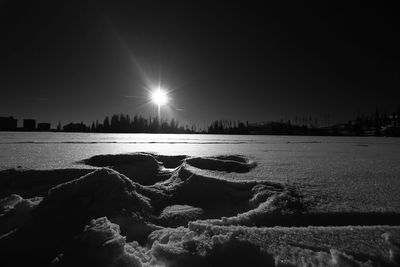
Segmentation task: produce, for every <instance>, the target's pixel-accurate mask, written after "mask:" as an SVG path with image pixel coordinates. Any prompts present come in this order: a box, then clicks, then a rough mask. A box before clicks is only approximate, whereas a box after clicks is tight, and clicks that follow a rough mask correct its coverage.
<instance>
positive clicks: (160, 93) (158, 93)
mask: <svg viewBox="0 0 400 267" xmlns="http://www.w3.org/2000/svg"><path fill="white" fill-rule="evenodd" d="M151 100H152V101H153V102H154V103H155V104H157V105H158V106H162V105H165V104H167V102H168V95H167V92H166V91H164V90H163V89H161V88H157V89H156V90H154V91H153V92H152V93H151Z"/></svg>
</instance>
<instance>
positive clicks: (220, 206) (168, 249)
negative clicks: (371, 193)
mask: <svg viewBox="0 0 400 267" xmlns="http://www.w3.org/2000/svg"><path fill="white" fill-rule="evenodd" d="M81 164H91V165H93V166H95V167H96V168H94V169H84V171H85V172H88V173H83V174H82V175H81V176H80V177H74V176H75V175H76V174H78V173H77V172H76V170H71V169H67V170H64V171H62V170H53V172H50V171H47V172H44V171H42V170H38V171H37V172H38V173H37V174H36V175H34V177H40V174H45V175H44V176H47V177H46V178H45V179H41V180H40V179H38V182H39V183H40V182H42V183H44V184H45V185H44V186H49V183H50V185H51V188H50V189H49V190H48V191H47V193H46V194H44V195H42V197H43V198H30V199H25V198H24V197H23V196H20V195H15V194H14V195H10V196H8V197H6V198H3V199H1V200H0V210H1V211H2V215H1V216H0V230H1V232H0V250H1V251H2V252H4V253H2V255H1V256H0V261H1V262H3V263H4V264H5V266H8V265H23V264H28V263H29V264H30V265H38V266H39V265H49V264H50V263H51V264H52V265H53V266H93V265H94V266H210V265H214V266H232V265H236V266H305V265H311V266H373V265H374V264H381V265H383V264H387V265H388V266H389V265H392V266H395V264H398V263H399V262H398V259H399V256H398V255H399V253H398V251H399V246H398V244H399V240H400V227H399V226H383V225H373V226H367V225H361V226H356V225H354V224H353V222H355V221H356V219H355V218H358V217H361V218H363V216H365V214H364V213H362V212H359V213H356V212H355V211H353V213H352V214H351V216H353V217H351V216H350V217H348V218H346V217H345V218H344V219H343V218H342V219H340V218H341V216H342V215H343V214H342V213H339V214H335V213H334V212H331V213H325V214H324V213H316V212H315V210H316V209H315V206H316V205H320V203H319V202H318V201H312V200H310V199H309V198H307V197H306V195H304V192H303V191H301V190H302V187H296V186H294V185H293V184H287V183H278V182H270V181H266V180H251V179H249V180H243V179H232V174H236V175H239V176H240V175H244V174H247V175H248V174H251V173H252V172H253V170H256V169H257V168H258V164H256V163H255V162H254V159H250V158H247V157H246V156H242V155H238V154H236V155H222V156H207V157H198V156H195V157H193V156H171V157H169V156H167V155H158V154H151V153H131V154H125V155H97V156H95V157H91V158H88V159H85V160H83V161H82V163H81ZM165 165H166V166H165ZM121 166H124V167H123V168H121ZM166 167H168V168H166ZM118 170H120V171H121V172H119V171H118ZM35 172H36V171H34V170H31V171H26V170H25V171H24V170H22V171H15V172H12V173H14V174H15V175H16V177H19V178H17V179H19V180H21V181H26V180H29V179H32V178H29V177H32V173H35ZM122 172H123V173H122ZM6 173H7V174H8V175H10V172H9V171H8V172H6ZM60 174H68V175H67V178H57V177H58V175H60ZM24 175H25V177H24ZM51 176H53V178H50V177H51ZM146 177H147V178H146ZM52 179H53V180H54V181H52ZM146 179H148V180H146ZM7 182H8V183H12V179H10V178H8V179H7V180H6V181H4V185H5V186H7ZM54 182H59V184H57V185H53V183H54ZM19 185H20V186H22V187H26V184H25V183H24V182H20V183H19ZM14 188H15V189H17V188H18V186H15V187H14ZM33 189H34V191H35V192H38V191H37V189H35V188H33ZM39 192H40V191H39ZM28 195H29V194H28ZM389 215H390V214H389ZM326 216H328V218H326ZM369 216H372V215H371V214H369ZM373 216H375V217H376V218H381V217H384V219H383V220H384V221H383V222H389V221H385V220H388V218H389V219H390V218H395V219H398V217H396V215H394V216H395V217H390V216H389V217H386V218H385V216H388V214H386V213H384V212H382V213H381V214H375V215H373ZM375 217H372V218H375ZM329 218H330V219H331V220H330V221H329V222H328V220H329ZM332 218H333V219H332ZM376 218H375V219H376ZM377 221H378V222H380V221H379V220H377ZM357 222H358V221H357ZM366 224H368V222H366ZM312 225H315V226H312ZM328 225H330V226H328ZM341 225H343V226H341ZM271 226H274V227H271ZM285 226H291V227H285ZM304 226H307V227H304ZM21 255H24V257H21Z"/></svg>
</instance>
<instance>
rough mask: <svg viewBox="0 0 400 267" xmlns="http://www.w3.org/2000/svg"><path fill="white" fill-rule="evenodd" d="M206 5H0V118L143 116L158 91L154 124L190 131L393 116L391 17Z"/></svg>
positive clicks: (360, 8) (384, 12)
mask: <svg viewBox="0 0 400 267" xmlns="http://www.w3.org/2000/svg"><path fill="white" fill-rule="evenodd" d="M189 2H190V3H189ZM215 2H217V1H210V2H207V1H179V2H178V1H149V0H147V1H115V0H113V1H111V0H110V1H105V0H103V1H94V0H91V1H88V0H81V1H74V0H72V1H50V0H49V1H18V0H14V1H2V2H0V3H1V4H0V32H1V43H0V88H1V94H0V116H5V115H7V116H8V115H13V116H15V117H17V118H18V119H22V118H27V117H31V118H36V119H38V120H39V121H50V122H52V123H53V124H55V123H56V122H57V121H59V120H60V121H61V122H62V123H67V122H70V121H84V122H90V121H92V120H94V119H103V118H104V116H106V115H110V114H113V113H121V112H123V113H128V114H135V113H138V114H142V115H145V116H148V115H155V114H156V108H155V106H154V105H152V104H149V103H147V104H146V102H147V101H148V92H147V91H146V90H145V89H144V87H146V86H148V85H149V82H152V83H154V84H156V83H157V82H158V81H159V80H161V82H162V84H163V85H164V86H165V87H166V88H168V89H170V90H173V91H172V92H171V98H172V101H171V104H170V106H169V107H168V108H167V107H165V108H164V110H163V112H164V115H167V114H168V116H169V117H176V118H178V119H179V120H181V121H183V122H191V123H197V124H199V125H200V126H201V125H204V123H208V122H210V121H212V120H214V119H239V120H249V121H268V120H277V119H281V118H294V116H295V115H298V116H304V115H305V116H309V115H312V116H317V117H319V118H320V119H322V118H323V117H324V116H325V115H326V114H330V115H331V118H332V119H331V120H332V121H335V120H336V121H337V120H347V119H351V118H354V117H355V116H356V114H357V112H358V111H359V112H361V113H362V112H366V113H372V112H374V110H375V107H376V106H378V107H379V108H381V109H382V110H383V109H385V108H386V109H387V110H388V111H393V110H396V109H397V106H398V105H399V104H400V76H399V72H400V67H399V62H400V61H399V47H400V44H399V41H398V36H399V19H398V9H397V8H396V7H395V6H390V5H389V4H387V3H385V4H384V3H381V1H375V2H374V3H371V4H367V3H366V2H365V3H362V2H360V3H359V4H356V3H355V2H353V3H352V4H351V5H349V3H347V2H349V1H346V2H343V3H340V2H338V1H332V2H330V4H328V3H326V2H327V1H319V2H323V3H318V2H315V3H314V4H305V3H304V2H303V1H292V2H286V1H274V2H279V3H280V4H266V3H264V4H262V5H261V4H255V2H254V3H251V1H243V2H242V3H238V4H236V3H233V2H231V1H226V2H225V3H222V2H219V3H215ZM260 2H267V1H260ZM300 2H301V3H300Z"/></svg>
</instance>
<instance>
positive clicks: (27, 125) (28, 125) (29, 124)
mask: <svg viewBox="0 0 400 267" xmlns="http://www.w3.org/2000/svg"><path fill="white" fill-rule="evenodd" d="M34 130H36V120H32V119H24V131H34Z"/></svg>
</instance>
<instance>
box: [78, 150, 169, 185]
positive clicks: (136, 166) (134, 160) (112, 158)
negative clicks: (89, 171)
mask: <svg viewBox="0 0 400 267" xmlns="http://www.w3.org/2000/svg"><path fill="white" fill-rule="evenodd" d="M82 163H85V164H87V165H90V166H95V167H109V168H111V169H113V170H116V171H117V172H119V173H122V174H124V175H125V176H127V177H129V178H130V179H131V180H132V181H134V182H138V183H140V184H143V185H150V184H154V183H156V182H158V181H161V180H163V177H164V176H162V175H160V174H159V171H160V165H159V163H158V161H157V160H156V159H155V157H154V156H153V155H151V154H149V153H135V154H117V155H97V156H93V157H91V158H89V159H85V160H83V161H82Z"/></svg>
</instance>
